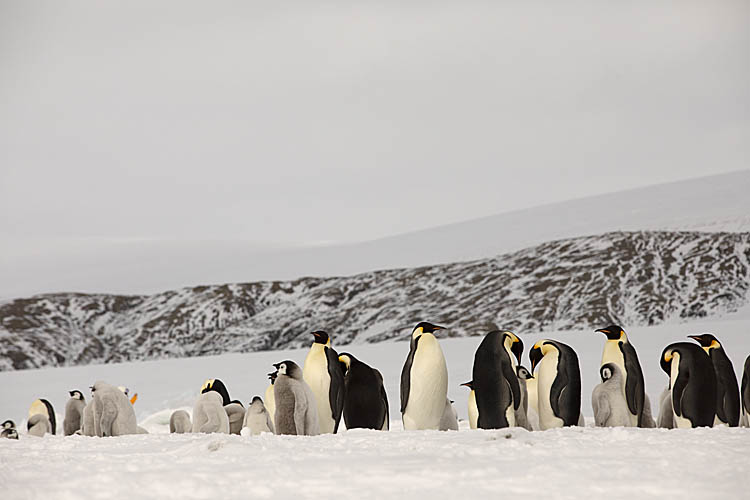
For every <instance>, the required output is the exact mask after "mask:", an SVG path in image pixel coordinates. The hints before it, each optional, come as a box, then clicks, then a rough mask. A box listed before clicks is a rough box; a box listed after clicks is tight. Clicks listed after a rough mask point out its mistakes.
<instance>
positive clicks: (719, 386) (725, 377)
mask: <svg viewBox="0 0 750 500" xmlns="http://www.w3.org/2000/svg"><path fill="white" fill-rule="evenodd" d="M688 337H689V338H691V339H693V340H696V341H697V342H698V343H699V344H700V345H701V347H702V348H703V350H704V351H706V354H708V357H709V358H710V359H711V362H712V363H713V365H714V374H715V375H716V418H715V419H714V425H719V424H727V425H729V427H737V426H738V425H740V388H739V386H738V385H737V377H736V376H735V374H734V366H732V362H731V361H730V360H729V356H727V353H726V352H725V351H724V348H723V347H722V345H721V342H719V340H718V339H717V338H716V337H714V336H713V335H711V334H710V333H703V334H701V335H688Z"/></svg>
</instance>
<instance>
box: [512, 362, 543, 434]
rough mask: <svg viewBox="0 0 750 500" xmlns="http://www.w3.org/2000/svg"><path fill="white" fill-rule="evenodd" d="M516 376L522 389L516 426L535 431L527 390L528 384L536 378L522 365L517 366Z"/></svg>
mask: <svg viewBox="0 0 750 500" xmlns="http://www.w3.org/2000/svg"><path fill="white" fill-rule="evenodd" d="M516 376H517V377H518V387H519V388H520V389H521V404H520V405H518V409H517V410H516V425H517V426H519V427H523V428H524V429H526V430H527V431H533V430H534V428H533V427H532V426H531V420H530V419H529V393H528V390H527V389H526V383H527V382H528V381H529V380H532V379H533V378H534V376H533V375H532V374H531V373H530V372H529V370H527V369H526V368H525V367H523V366H521V365H518V366H516ZM537 420H538V417H537Z"/></svg>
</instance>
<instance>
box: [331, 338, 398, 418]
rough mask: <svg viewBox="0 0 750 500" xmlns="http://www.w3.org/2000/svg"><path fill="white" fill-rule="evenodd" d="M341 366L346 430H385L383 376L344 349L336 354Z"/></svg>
mask: <svg viewBox="0 0 750 500" xmlns="http://www.w3.org/2000/svg"><path fill="white" fill-rule="evenodd" d="M339 361H340V362H341V364H342V366H343V368H344V385H345V391H344V412H343V413H344V423H346V428H347V429H356V428H361V429H375V430H383V431H387V430H388V428H389V426H390V423H389V416H388V396H387V395H386V393H385V386H384V385H383V376H382V375H381V374H380V372H379V371H378V370H376V369H375V368H372V367H371V366H369V365H368V364H367V363H364V362H362V361H360V360H358V359H357V358H355V357H354V356H352V355H351V354H349V353H348V352H344V353H341V355H339Z"/></svg>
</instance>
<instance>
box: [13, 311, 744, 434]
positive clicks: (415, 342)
mask: <svg viewBox="0 0 750 500" xmlns="http://www.w3.org/2000/svg"><path fill="white" fill-rule="evenodd" d="M444 329H445V328H444V327H442V326H438V325H434V324H432V323H428V322H420V323H418V324H417V325H416V326H415V327H414V329H413V330H412V334H411V338H410V344H409V353H408V355H407V357H406V361H405V363H404V366H403V369H402V371H401V391H400V399H401V400H400V402H401V405H400V409H401V418H402V421H403V425H404V429H405V430H427V429H433V430H442V431H447V430H458V417H457V414H456V409H455V408H454V406H453V401H451V400H450V399H448V397H447V392H448V370H447V366H446V362H445V357H444V356H443V351H442V349H441V347H440V343H439V342H438V339H437V337H436V336H435V334H436V333H437V332H439V331H441V330H444ZM596 332H597V333H601V334H604V335H605V336H606V340H605V343H604V348H603V350H602V358H601V364H600V368H599V377H600V379H601V383H600V384H598V385H597V386H596V387H595V388H594V391H593V393H592V398H591V404H592V408H593V410H594V423H595V425H596V426H598V427H618V426H622V427H645V428H649V427H662V428H669V429H671V428H694V427H712V426H714V425H727V426H730V427H737V426H740V425H741V426H744V427H750V356H748V357H747V359H746V360H745V364H744V372H743V375H742V381H741V384H739V385H738V383H737V379H736V378H735V375H734V369H733V367H732V363H731V361H730V359H729V357H728V356H727V353H726V352H725V351H724V348H723V347H722V345H721V342H720V341H719V340H718V339H717V338H716V337H715V336H713V335H712V334H709V333H704V334H701V335H690V336H689V338H691V339H693V340H694V341H695V342H696V343H691V342H675V343H672V344H670V345H668V346H666V347H665V348H664V350H663V351H662V353H661V356H660V358H659V364H660V367H661V369H662V370H663V371H664V373H665V374H666V376H667V378H668V381H667V386H666V388H665V389H664V390H663V391H662V393H661V395H660V397H659V414H658V418H657V419H654V418H653V416H652V414H651V404H650V401H649V398H648V395H647V394H646V391H645V384H644V378H643V371H642V369H641V364H640V361H639V359H638V354H637V353H636V350H635V347H634V346H633V345H632V344H631V342H630V340H629V339H628V336H627V334H626V333H625V331H624V330H623V329H622V328H621V327H620V326H618V325H610V326H608V327H606V328H602V329H598V330H596ZM312 336H313V343H312V346H311V347H310V351H309V352H308V354H307V357H306V359H305V363H304V365H303V367H302V368H301V367H300V366H299V365H297V364H296V363H295V362H294V361H292V360H284V361H281V362H279V363H276V364H274V365H273V366H274V368H275V371H273V372H271V373H269V374H268V378H269V380H270V384H269V385H268V387H267V389H266V391H265V394H264V396H265V401H264V399H263V398H261V397H260V396H254V397H253V398H252V400H251V402H250V404H249V405H248V406H247V408H245V406H244V405H243V404H242V402H241V401H239V400H232V399H230V397H229V391H228V390H227V387H226V386H225V385H224V383H223V382H222V381H221V380H219V379H209V380H207V381H206V382H205V383H204V384H203V386H202V387H201V388H200V391H199V394H198V397H197V399H196V401H195V405H194V408H193V412H192V416H191V415H190V414H189V413H188V412H187V411H185V410H177V411H175V412H173V413H172V415H171V417H170V420H169V429H170V432H172V433H189V432H193V433H225V434H241V435H243V436H255V435H259V434H262V433H275V434H288V435H305V436H315V435H318V434H325V433H336V432H338V430H339V428H340V424H341V420H342V419H343V421H344V425H345V426H346V428H347V429H353V428H365V429H374V430H382V431H387V430H389V424H390V418H389V411H388V396H387V394H386V391H385V386H384V385H383V376H382V374H381V373H380V371H378V370H377V369H375V368H373V367H371V366H369V365H368V364H366V363H365V362H363V361H361V360H359V359H357V358H356V357H354V355H352V354H350V353H341V354H338V353H337V352H336V351H335V350H334V349H333V347H332V346H331V337H330V336H329V335H328V333H327V332H324V331H315V332H313V333H312ZM523 350H524V344H523V341H522V340H521V339H520V338H519V337H518V336H517V335H516V334H514V333H513V332H510V331H500V330H496V331H491V332H489V333H487V334H486V335H485V337H484V338H483V339H482V341H481V343H480V345H479V347H478V348H477V350H476V353H475V356H474V363H473V367H472V375H473V379H472V380H471V381H469V382H465V383H463V384H461V385H462V386H465V387H467V388H468V389H469V390H470V392H469V398H468V414H469V426H470V428H471V429H498V428H504V427H513V426H518V427H524V428H526V429H528V430H530V431H536V430H546V429H551V428H556V427H565V426H575V425H578V426H582V425H584V424H583V416H582V413H581V371H580V366H579V361H578V355H577V353H576V352H575V350H573V349H572V348H571V347H570V346H568V345H566V344H564V343H562V342H559V341H556V340H552V339H543V340H540V341H538V342H536V343H535V344H534V345H533V346H532V347H531V348H530V349H529V352H528V358H529V362H530V367H531V368H530V369H527V368H526V367H524V366H523V365H522V364H521V362H522V355H523ZM90 389H91V394H90V397H89V399H88V401H87V399H86V397H85V396H84V394H83V393H82V392H81V391H80V390H71V391H70V392H69V395H70V399H68V401H67V403H66V404H65V417H64V420H63V426H62V427H63V429H62V430H63V433H64V435H65V436H70V435H73V434H77V435H84V436H98V437H108V436H122V435H126V434H139V433H146V431H145V430H144V429H143V428H141V427H138V425H137V422H136V417H135V412H134V410H133V404H134V403H135V400H136V397H137V395H136V396H134V397H133V398H129V395H128V392H129V391H128V389H126V388H125V387H116V386H113V385H110V384H107V383H106V382H103V381H97V382H96V383H94V385H93V386H91V387H90ZM56 433H57V417H56V414H55V411H54V409H53V407H52V405H51V404H50V402H49V401H48V400H47V399H43V398H40V399H37V400H36V401H34V402H33V403H32V404H31V407H30V409H29V413H28V418H27V420H26V434H27V435H29V436H36V437H42V436H44V435H46V434H56ZM0 437H2V438H6V439H18V438H19V432H18V429H17V428H16V424H15V422H14V421H13V420H6V421H5V422H3V424H2V428H1V429H0Z"/></svg>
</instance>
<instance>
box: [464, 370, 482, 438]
mask: <svg viewBox="0 0 750 500" xmlns="http://www.w3.org/2000/svg"><path fill="white" fill-rule="evenodd" d="M461 385H462V386H463V387H468V388H469V403H468V407H469V408H468V410H469V428H470V429H476V428H477V420H478V419H479V410H478V409H477V394H476V392H474V381H473V380H470V381H469V382H464V383H463V384H461Z"/></svg>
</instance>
